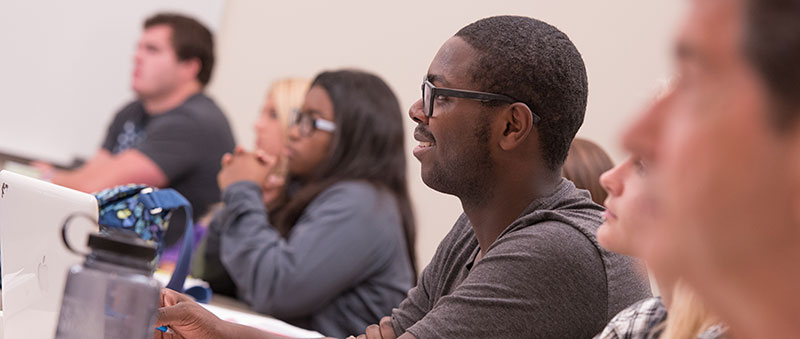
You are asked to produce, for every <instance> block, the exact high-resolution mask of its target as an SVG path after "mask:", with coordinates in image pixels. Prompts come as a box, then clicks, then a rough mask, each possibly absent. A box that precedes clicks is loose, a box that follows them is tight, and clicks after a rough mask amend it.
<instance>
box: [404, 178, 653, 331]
mask: <svg viewBox="0 0 800 339" xmlns="http://www.w3.org/2000/svg"><path fill="white" fill-rule="evenodd" d="M602 210H603V209H602V207H600V206H599V205H596V204H594V203H593V202H592V200H591V198H590V197H589V194H588V192H586V191H583V190H578V189H576V188H575V186H574V185H573V184H572V183H571V182H569V181H567V180H562V182H561V183H560V184H559V186H558V188H557V189H556V190H555V192H554V193H553V194H551V195H550V196H547V197H544V198H540V199H537V200H534V201H533V202H531V203H530V205H529V206H528V207H527V208H526V210H525V212H523V213H522V216H521V217H520V218H518V219H517V220H516V221H514V222H513V223H512V224H511V225H510V226H508V228H506V230H505V231H504V232H503V233H502V234H501V235H500V237H498V239H497V240H496V241H495V242H494V243H493V244H492V245H491V246H490V247H489V249H488V250H487V252H486V254H485V255H484V257H483V258H482V259H481V260H480V261H478V262H477V263H476V264H474V265H473V261H474V259H475V256H476V255H477V254H478V251H479V246H478V240H477V238H476V237H475V233H474V231H473V228H472V225H471V224H470V222H469V219H468V218H467V217H466V216H465V215H463V214H462V215H461V217H460V218H459V219H458V221H457V222H456V224H455V226H453V229H452V230H451V231H450V233H449V234H448V235H447V236H446V237H445V238H444V240H442V242H441V243H440V244H439V248H438V249H437V250H436V254H435V255H434V257H433V259H432V260H431V263H430V264H429V265H428V267H426V268H425V270H424V271H423V272H422V275H421V276H420V278H419V281H418V284H417V286H416V287H415V288H413V289H411V291H409V294H408V298H407V299H406V300H404V301H403V302H402V303H401V304H400V306H399V307H398V308H396V309H394V310H393V312H392V323H393V325H394V328H395V332H396V333H397V334H398V335H399V334H401V333H404V332H409V333H411V334H413V335H414V336H416V337H417V338H421V339H424V338H592V337H593V336H594V335H595V334H597V333H599V332H600V331H601V330H602V329H603V327H604V326H605V324H606V323H607V322H608V320H609V319H611V317H612V316H613V315H615V314H617V312H619V311H620V310H622V309H624V308H625V307H627V306H629V305H631V304H633V303H634V302H636V301H637V300H640V299H643V298H646V297H648V296H649V295H650V291H649V287H648V284H647V282H646V281H645V280H644V279H643V278H641V277H640V276H639V275H638V274H637V272H636V268H635V267H634V262H633V260H632V259H630V258H628V257H624V256H621V255H617V254H613V253H611V252H608V251H606V250H604V249H602V248H601V247H600V246H599V245H598V244H597V241H596V239H595V234H596V230H597V227H598V226H599V225H600V224H601V222H602V218H601V212H602Z"/></svg>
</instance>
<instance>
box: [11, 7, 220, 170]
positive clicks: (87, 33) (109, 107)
mask: <svg viewBox="0 0 800 339" xmlns="http://www.w3.org/2000/svg"><path fill="white" fill-rule="evenodd" d="M223 7H224V1H223V0H204V1H192V0H168V1H160V0H136V1H106V0H71V1H41V0H33V1H27V0H26V1H23V0H8V1H5V0H4V1H0V150H3V151H5V152H12V153H17V154H22V155H28V156H32V157H37V158H43V159H48V160H51V161H57V162H60V163H68V162H69V161H71V160H72V158H73V157H75V156H82V157H89V156H91V155H92V154H94V152H95V151H96V150H97V148H98V147H99V145H100V143H101V141H102V140H101V139H102V137H103V135H104V133H105V129H106V126H107V125H108V123H110V122H111V118H112V117H113V114H114V112H115V111H116V110H118V109H120V108H121V107H122V106H123V105H124V104H125V102H127V101H129V100H131V99H132V98H133V94H132V92H131V91H130V77H131V73H132V71H133V62H132V61H133V52H134V48H135V46H136V41H137V40H138V37H139V34H140V32H141V29H142V23H143V22H144V20H145V19H146V18H147V17H148V16H150V15H152V14H154V13H155V12H157V11H161V10H180V11H181V12H184V13H189V14H191V15H193V16H195V17H197V18H198V19H199V20H200V21H202V22H204V23H206V24H207V25H208V26H209V27H210V28H211V29H212V30H215V29H217V28H218V27H219V23H220V20H221V17H222V10H223Z"/></svg>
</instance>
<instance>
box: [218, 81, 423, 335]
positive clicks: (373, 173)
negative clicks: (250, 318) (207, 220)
mask: <svg viewBox="0 0 800 339" xmlns="http://www.w3.org/2000/svg"><path fill="white" fill-rule="evenodd" d="M403 141H404V139H403V123H402V113H401V111H400V106H399V103H398V101H397V98H396V97H395V96H394V94H393V93H392V91H391V90H390V89H389V87H388V86H387V85H386V83H384V82H383V81H382V80H381V79H380V78H378V77H376V76H374V75H371V74H368V73H364V72H360V71H350V70H345V71H336V72H324V73H322V74H320V75H318V76H317V77H316V78H315V79H314V81H313V82H312V84H311V87H310V89H309V91H308V93H307V95H306V97H305V101H304V103H303V106H302V108H301V109H299V110H297V111H296V112H295V113H294V114H293V117H292V120H291V125H290V128H289V131H288V140H287V142H286V147H285V156H286V158H287V159H288V168H289V181H288V183H287V185H286V196H287V197H288V198H287V200H286V202H285V203H284V204H283V205H282V206H281V207H279V208H278V209H277V210H274V211H268V210H267V208H266V207H265V204H264V202H263V199H262V190H261V187H260V186H259V184H258V183H260V182H263V181H264V179H265V178H266V177H267V176H268V175H269V173H270V172H271V171H272V167H273V166H274V164H275V158H274V157H271V156H269V155H267V154H265V153H263V152H259V151H256V152H255V153H248V152H245V151H243V150H241V149H238V150H237V152H236V153H235V154H232V155H231V154H228V155H226V156H225V157H224V158H223V160H222V162H223V168H222V171H221V172H220V174H219V176H218V182H219V185H220V188H221V189H222V191H223V202H224V204H225V206H224V209H223V211H222V212H221V213H220V214H218V215H217V217H216V218H215V219H214V221H213V222H212V224H211V228H212V231H214V232H217V233H218V234H219V239H218V241H219V244H218V246H219V247H218V248H219V250H220V252H219V259H220V261H221V263H222V265H223V266H224V267H225V269H226V270H227V271H228V273H229V274H230V277H231V278H232V280H233V282H234V283H235V284H236V287H237V292H238V297H239V299H241V300H243V301H245V302H247V303H248V304H250V305H251V306H252V307H253V309H254V310H256V311H258V312H261V313H265V314H268V315H271V316H274V317H276V318H279V319H281V320H284V321H287V322H289V323H292V324H295V325H297V326H300V327H304V328H309V329H313V330H316V331H319V332H321V333H324V334H325V335H329V336H335V337H343V336H345V335H349V334H351V333H356V332H358V331H360V330H363V329H364V328H365V327H366V326H367V325H369V324H372V323H376V322H377V321H379V320H380V318H381V317H382V316H385V315H388V314H390V313H391V309H392V308H393V307H395V306H397V304H399V302H400V301H402V300H403V299H404V298H405V295H406V292H407V291H408V289H410V288H411V287H412V286H413V284H414V280H415V272H416V271H415V263H414V257H413V255H414V233H415V226H414V219H413V215H412V212H411V205H410V201H409V196H408V189H407V183H406V177H405V176H406V166H405V151H404V145H403Z"/></svg>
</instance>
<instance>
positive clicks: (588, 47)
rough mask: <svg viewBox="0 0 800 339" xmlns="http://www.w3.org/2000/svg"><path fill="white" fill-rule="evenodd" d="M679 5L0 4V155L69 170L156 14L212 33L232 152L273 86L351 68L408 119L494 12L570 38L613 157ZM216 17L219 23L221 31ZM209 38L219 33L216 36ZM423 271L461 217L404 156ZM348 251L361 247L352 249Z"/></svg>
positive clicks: (125, 80) (119, 99) (123, 93)
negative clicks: (445, 61)
mask: <svg viewBox="0 0 800 339" xmlns="http://www.w3.org/2000/svg"><path fill="white" fill-rule="evenodd" d="M682 4H683V2H682V1H673V0H660V1H637V0H610V1H595V0H560V1H548V0H509V1H464V0H462V1H453V0H448V1H429V0H407V1H397V2H379V1H366V0H363V1H350V0H344V1H307V0H305V1H304V0H300V1H283V2H276V1H261V0H228V1H224V0H203V1H193V0H183V1H179V0H172V1H158V0H146V1H140V0H137V1H128V2H120V1H113V2H111V1H104V0H79V1H68V2H65V1H60V2H59V1H48V2H43V1H22V0H19V1H0V103H1V104H0V150H12V151H16V152H20V153H24V154H28V155H32V156H38V157H44V158H47V159H53V160H61V161H67V160H69V159H71V157H72V156H73V155H82V156H88V155H90V154H92V153H93V152H94V151H95V150H96V149H97V147H98V145H99V143H100V139H101V137H102V136H103V134H104V132H105V126H106V124H107V123H108V122H109V121H110V119H111V117H112V114H113V113H114V111H116V110H117V109H118V108H119V107H120V106H121V105H123V104H124V103H125V102H126V101H127V100H129V99H130V98H131V97H132V94H131V93H130V91H129V82H130V73H131V59H132V52H133V47H134V44H135V41H136V39H137V37H138V35H139V32H140V27H141V22H142V20H143V19H144V18H145V17H146V16H147V15H149V14H151V13H153V12H154V11H156V10H159V9H165V8H167V9H181V10H183V11H185V12H187V13H190V14H193V15H197V16H198V17H199V18H200V19H201V20H202V21H204V22H205V23H207V24H209V26H211V27H212V30H215V31H216V32H217V37H216V41H217V52H218V53H217V58H218V63H217V68H216V70H215V73H214V75H213V78H212V83H211V86H210V87H209V92H210V93H211V94H212V96H214V97H215V98H216V99H217V101H218V102H219V103H220V105H221V106H223V108H224V109H225V110H226V112H227V114H228V116H229V118H230V120H231V122H232V125H233V127H234V132H235V134H236V137H237V140H238V142H239V143H240V144H243V145H245V146H248V147H249V146H251V145H252V143H253V132H252V127H251V126H252V122H253V121H254V119H255V117H256V114H257V112H258V110H259V108H260V105H261V104H262V100H263V96H264V92H265V90H266V88H267V86H268V84H269V83H270V81H272V80H274V79H276V78H280V77H284V76H307V77H311V76H313V75H314V74H315V73H317V72H319V71H320V70H323V69H335V68H340V67H357V68H361V69H365V70H369V71H372V72H375V73H377V74H379V75H381V76H382V77H383V78H384V79H385V80H386V81H387V82H388V83H389V84H390V85H391V86H392V88H393V89H394V90H395V92H396V93H397V95H398V96H399V98H400V101H401V105H402V106H403V107H404V109H405V108H407V107H408V106H410V105H411V103H413V102H414V101H415V100H417V98H418V97H419V96H420V90H419V86H420V80H421V78H422V76H423V75H424V74H425V72H426V70H427V68H428V64H429V63H430V61H431V59H432V58H433V56H434V55H435V54H436V51H437V50H438V48H439V46H440V45H441V44H442V43H443V42H444V41H445V40H446V39H448V38H449V37H450V36H452V35H453V34H454V33H455V32H456V31H457V30H458V29H459V28H461V27H463V26H464V25H466V24H468V23H470V22H472V21H474V20H477V19H479V18H482V17H486V16H490V15H497V14H516V15H527V16H532V17H536V18H539V19H542V20H545V21H547V22H549V23H551V24H554V25H556V26H557V27H559V28H561V29H562V30H563V31H565V32H566V33H567V34H568V35H569V36H570V37H571V38H572V39H573V41H574V42H575V44H576V45H577V46H578V49H579V50H580V51H581V52H582V53H583V57H584V60H585V61H586V64H587V69H588V73H589V84H590V89H589V108H588V113H587V118H586V122H585V124H584V127H583V129H582V130H581V131H580V133H579V134H580V135H582V136H584V137H588V138H590V139H593V140H595V141H598V142H599V143H600V144H601V145H603V146H604V147H606V148H607V149H608V150H609V151H610V153H611V154H612V156H613V157H614V158H615V159H617V160H620V159H621V158H622V156H623V153H622V152H621V150H620V149H619V147H618V146H617V145H618V144H617V135H618V134H619V131H620V130H621V129H622V128H623V127H624V126H625V125H626V124H627V123H628V122H629V121H630V119H631V118H632V117H633V116H634V114H635V112H636V110H637V108H638V107H640V105H641V103H642V102H643V101H644V100H646V99H647V98H648V97H649V93H651V91H652V89H653V88H654V87H655V86H656V85H657V83H658V81H659V80H660V79H662V78H663V77H664V76H665V75H667V74H668V71H669V69H670V67H669V51H670V42H671V37H672V34H673V32H674V27H675V24H676V22H675V19H676V18H677V17H679V15H680V11H681V8H682V6H683V5H682ZM220 17H221V21H220ZM215 28H216V29H215ZM406 126H407V129H408V131H409V133H408V138H407V142H408V144H407V145H408V146H409V149H408V150H409V178H410V180H411V191H412V197H413V199H414V203H415V209H416V213H417V219H418V227H419V239H418V248H419V253H418V256H419V258H420V262H421V263H423V264H425V263H427V262H428V261H429V259H430V257H431V256H432V255H433V252H434V250H435V249H436V245H437V244H438V242H439V240H441V238H442V237H443V236H444V234H445V233H446V232H447V231H448V230H449V228H450V226H452V223H453V221H454V220H455V218H456V217H457V215H458V214H459V213H460V212H461V207H460V204H459V203H458V201H457V200H456V199H454V198H452V197H449V196H445V195H442V194H439V193H437V192H434V191H432V190H431V189H429V188H427V187H426V186H425V185H424V184H423V183H422V181H421V180H420V178H419V164H418V162H417V161H416V159H414V158H413V157H411V156H410V146H411V145H413V144H414V142H413V140H412V137H411V128H412V127H413V124H412V123H411V121H410V120H407V125H406ZM356 246H357V245H356Z"/></svg>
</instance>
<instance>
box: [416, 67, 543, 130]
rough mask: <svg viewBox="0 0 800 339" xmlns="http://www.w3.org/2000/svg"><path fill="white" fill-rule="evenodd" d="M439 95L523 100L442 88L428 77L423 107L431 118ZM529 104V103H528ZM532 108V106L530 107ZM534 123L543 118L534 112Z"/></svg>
mask: <svg viewBox="0 0 800 339" xmlns="http://www.w3.org/2000/svg"><path fill="white" fill-rule="evenodd" d="M438 96H444V97H455V98H462V99H469V100H477V101H483V102H489V101H500V102H504V103H507V104H514V103H517V102H521V101H519V100H516V99H514V98H512V97H509V96H507V95H502V94H494V93H486V92H478V91H470V90H465V89H454V88H442V87H436V86H434V85H433V83H432V82H430V80H428V79H427V78H423V79H422V109H423V111H424V112H425V116H426V117H428V118H430V117H432V116H433V104H434V100H435V99H436V97H438ZM526 105H527V104H526ZM529 108H530V107H529ZM531 113H533V123H534V124H536V123H538V122H539V120H541V118H540V117H539V115H537V114H536V113H534V112H533V110H531Z"/></svg>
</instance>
